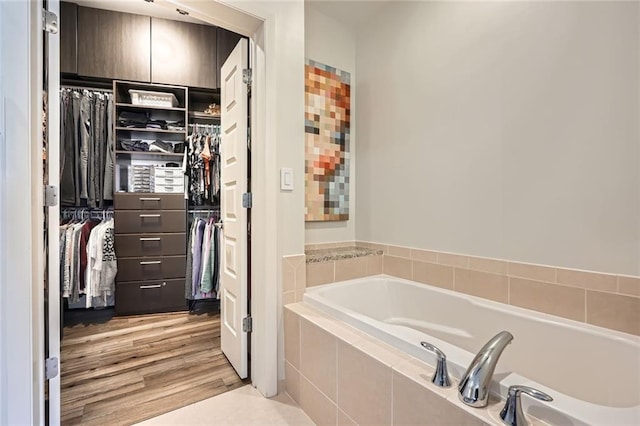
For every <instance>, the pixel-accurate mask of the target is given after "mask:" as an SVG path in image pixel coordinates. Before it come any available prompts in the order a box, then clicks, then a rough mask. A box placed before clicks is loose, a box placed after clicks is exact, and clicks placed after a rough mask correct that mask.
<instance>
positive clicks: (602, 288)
mask: <svg viewBox="0 0 640 426" xmlns="http://www.w3.org/2000/svg"><path fill="white" fill-rule="evenodd" d="M356 245H357V246H359V247H369V248H373V249H376V250H381V251H382V252H383V253H384V255H383V256H382V258H383V259H382V270H383V272H384V273H385V274H388V275H393V276H396V277H400V278H405V279H409V280H412V281H416V282H420V283H423V284H429V285H434V286H437V287H442V288H446V289H449V290H454V291H458V292H461V293H466V294H471V295H474V296H478V297H482V298H485V299H490V300H494V301H497V302H501V303H506V304H510V305H514V306H519V307H521V308H526V309H531V310H533V311H537V312H543V313H546V314H550V315H556V316H560V317H563V318H568V319H572V320H576V321H581V322H586V323H589V324H593V325H597V326H600V327H604V328H609V329H613V330H618V331H622V332H625V333H630V334H635V335H640V277H635V276H625V275H615V274H603V273H598V272H589V271H579V270H573V269H566V268H557V267H553V266H545V265H535V264H527V263H520V262H510V261H506V260H500V259H490V258H483V257H476V256H466V255H459V254H454V253H443V252H437V251H432V250H421V249H414V248H408V247H398V246H390V245H383V244H378V243H369V242H360V241H358V242H356ZM316 274H317V275H316ZM323 274H324V275H323ZM370 275H373V274H370ZM328 277H329V271H325V270H322V268H318V269H317V270H308V272H307V280H308V281H310V282H314V283H315V282H318V283H326V282H331V281H327V279H328ZM335 281H338V280H335Z"/></svg>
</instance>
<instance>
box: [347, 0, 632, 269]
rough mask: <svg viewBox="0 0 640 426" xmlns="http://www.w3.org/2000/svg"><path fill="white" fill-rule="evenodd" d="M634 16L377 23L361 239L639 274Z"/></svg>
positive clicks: (452, 7)
mask: <svg viewBox="0 0 640 426" xmlns="http://www.w3.org/2000/svg"><path fill="white" fill-rule="evenodd" d="M639 7H640V6H639V3H637V2H622V3H615V2H530V3H528V2H460V3H455V2H406V3H405V2H400V3H397V2H396V3H394V4H393V5H391V6H390V7H387V8H386V10H384V11H383V13H380V14H379V15H377V18H376V19H374V20H373V21H372V22H369V24H368V25H367V26H366V27H365V29H364V30H363V31H361V32H360V33H359V36H358V40H357V43H358V51H357V68H358V87H357V89H358V114H357V122H358V130H359V143H358V148H357V155H358V169H357V173H358V175H357V194H358V197H357V222H356V223H357V227H356V237H357V239H359V240H369V241H380V242H385V243H390V244H398V245H404V246H412V247H421V248H426V249H435V250H442V251H450V252H455V253H464V254H471V255H482V256H489V257H496V258H504V259H509V260H519V261H525V262H533V263H541V264H550V265H556V266H565V267H573V268H580V269H589V270H597V271H606V272H616V273H628V274H638V273H640V262H639V255H640V254H639V240H640V224H639V220H640V209H639V198H640V188H639V187H640V176H639V163H638V158H639V155H640V153H639V144H640V142H639V140H640V127H639V125H638V120H639V116H640V109H639V93H640V90H639V81H638V80H639V76H640V69H639V52H640V41H639V34H640V33H639V20H640V19H639V16H640V14H639V12H638V8H639Z"/></svg>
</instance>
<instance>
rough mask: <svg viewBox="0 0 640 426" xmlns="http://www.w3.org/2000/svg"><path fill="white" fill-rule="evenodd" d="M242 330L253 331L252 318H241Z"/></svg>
mask: <svg viewBox="0 0 640 426" xmlns="http://www.w3.org/2000/svg"><path fill="white" fill-rule="evenodd" d="M242 331H244V332H245V333H251V332H252V331H253V319H252V318H251V317H244V318H242Z"/></svg>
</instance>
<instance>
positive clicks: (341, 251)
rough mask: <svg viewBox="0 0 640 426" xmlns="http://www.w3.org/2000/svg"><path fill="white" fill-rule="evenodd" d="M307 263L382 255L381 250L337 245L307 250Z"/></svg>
mask: <svg viewBox="0 0 640 426" xmlns="http://www.w3.org/2000/svg"><path fill="white" fill-rule="evenodd" d="M305 254H306V255H307V263H323V262H332V261H334V260H342V259H354V258H356V257H365V256H382V254H383V251H382V250H380V249H372V248H368V247H358V246H354V247H338V248H328V249H321V250H307V251H306V252H305Z"/></svg>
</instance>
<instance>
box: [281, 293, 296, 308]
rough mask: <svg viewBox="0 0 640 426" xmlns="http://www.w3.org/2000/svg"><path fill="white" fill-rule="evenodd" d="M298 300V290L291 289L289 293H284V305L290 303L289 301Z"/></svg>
mask: <svg viewBox="0 0 640 426" xmlns="http://www.w3.org/2000/svg"><path fill="white" fill-rule="evenodd" d="M295 302H296V292H295V291H289V292H287V293H282V305H283V306H285V305H288V304H289V303H295Z"/></svg>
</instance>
